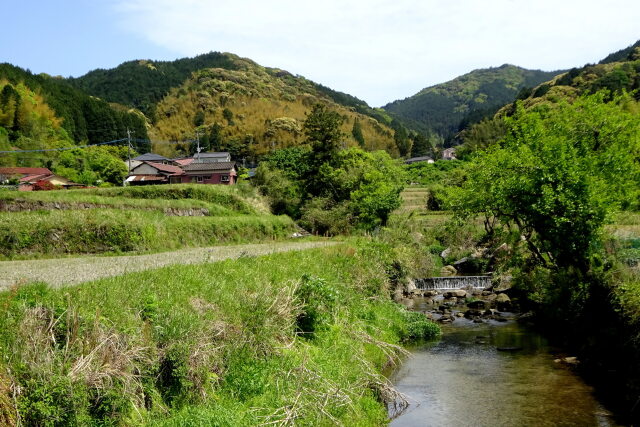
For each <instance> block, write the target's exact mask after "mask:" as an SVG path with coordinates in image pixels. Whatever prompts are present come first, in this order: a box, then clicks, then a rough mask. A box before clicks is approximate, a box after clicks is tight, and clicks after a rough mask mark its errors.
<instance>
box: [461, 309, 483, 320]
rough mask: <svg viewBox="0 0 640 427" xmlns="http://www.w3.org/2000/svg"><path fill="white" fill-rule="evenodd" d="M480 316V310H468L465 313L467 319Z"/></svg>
mask: <svg viewBox="0 0 640 427" xmlns="http://www.w3.org/2000/svg"><path fill="white" fill-rule="evenodd" d="M480 316H482V312H481V311H479V310H467V311H465V313H464V317H466V318H467V319H474V318H476V317H480Z"/></svg>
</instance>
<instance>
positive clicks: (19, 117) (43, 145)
mask: <svg viewBox="0 0 640 427" xmlns="http://www.w3.org/2000/svg"><path fill="white" fill-rule="evenodd" d="M128 129H129V130H131V131H132V132H134V135H135V136H136V137H138V138H141V139H143V140H144V139H146V138H148V135H147V125H146V119H145V117H144V115H142V114H141V113H140V112H138V111H134V110H131V109H128V108H126V107H124V106H121V105H116V104H109V103H107V102H106V101H103V100H101V99H98V98H95V97H92V96H89V95H87V94H86V93H84V92H82V91H81V90H78V89H76V88H74V87H73V86H71V85H70V84H69V83H68V82H67V81H66V80H64V79H62V78H53V77H50V76H48V75H45V74H41V75H33V74H32V73H30V72H29V71H26V70H23V69H21V68H18V67H15V66H13V65H10V64H0V166H23V167H25V166H26V167H42V166H44V167H48V168H50V169H52V170H53V171H54V172H56V173H58V174H59V175H62V176H64V177H66V178H69V179H71V180H72V181H76V182H80V183H83V184H91V185H93V184H100V183H104V182H110V183H112V184H120V183H122V179H123V178H124V176H126V168H125V166H124V163H123V162H122V159H124V157H125V156H126V155H127V149H126V148H125V147H124V145H126V142H125V141H124V140H123V141H121V142H119V143H115V144H108V145H100V146H92V147H90V148H82V149H81V148H74V147H77V146H80V145H87V144H92V145H93V144H100V143H103V142H110V141H114V140H122V139H123V138H126V136H127V130H128ZM148 145H149V144H148V143H146V144H145V143H144V142H142V143H139V144H138V149H139V150H140V151H145V150H147V149H148Z"/></svg>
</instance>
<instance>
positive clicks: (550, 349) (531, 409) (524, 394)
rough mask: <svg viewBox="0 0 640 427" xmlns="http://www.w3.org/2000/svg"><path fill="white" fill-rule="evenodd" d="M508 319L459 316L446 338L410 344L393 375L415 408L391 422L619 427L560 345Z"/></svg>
mask: <svg viewBox="0 0 640 427" xmlns="http://www.w3.org/2000/svg"><path fill="white" fill-rule="evenodd" d="M414 303H415V305H416V308H417V309H424V308H428V307H429V306H430V304H428V303H425V302H424V301H423V300H421V299H420V298H418V299H416V300H414ZM504 317H505V319H507V320H506V321H497V320H492V319H488V320H486V321H484V322H483V323H477V322H474V321H473V320H470V319H466V318H465V317H460V318H458V319H457V320H455V321H454V322H453V323H450V324H446V325H443V335H442V336H441V337H440V338H438V339H435V340H432V341H429V342H426V343H423V344H420V345H417V346H413V347H410V351H411V357H410V358H408V359H407V360H406V361H405V362H404V363H403V364H402V365H401V366H400V367H399V368H398V369H397V370H396V372H395V373H394V375H393V376H392V377H391V380H392V382H393V384H394V386H395V387H396V388H397V389H398V391H400V392H401V393H403V394H404V395H405V396H406V397H407V399H408V401H409V407H408V408H407V409H406V411H405V412H404V413H402V414H401V415H400V416H399V417H397V418H395V419H394V420H393V421H392V422H391V425H392V426H394V427H404V426H415V425H428V426H431V425H433V426H448V425H474V426H516V425H517V426H536V427H538V426H556V425H584V426H586V425H598V426H618V425H619V424H617V423H616V420H615V419H614V417H613V414H612V413H611V412H609V411H608V410H607V409H606V408H605V406H604V405H603V404H602V402H601V401H599V399H598V396H597V395H596V393H595V390H594V388H593V387H591V386H590V385H588V384H587V383H585V382H584V380H583V379H582V378H581V377H580V376H579V375H578V374H577V372H576V370H575V366H574V365H570V364H568V363H566V362H563V361H561V359H560V358H561V357H562V356H564V355H565V353H563V351H562V349H561V348H557V347H554V346H553V345H551V344H550V343H549V342H548V341H547V339H545V338H544V336H542V335H541V334H539V333H538V332H536V331H535V330H534V329H532V328H529V327H527V326H526V325H524V324H523V323H522V322H518V321H517V320H515V319H516V317H517V316H515V315H513V314H511V313H505V314H504Z"/></svg>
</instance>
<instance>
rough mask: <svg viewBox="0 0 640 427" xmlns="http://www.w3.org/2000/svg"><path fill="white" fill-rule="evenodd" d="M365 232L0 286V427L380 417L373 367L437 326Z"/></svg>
mask: <svg viewBox="0 0 640 427" xmlns="http://www.w3.org/2000/svg"><path fill="white" fill-rule="evenodd" d="M395 260H396V257H395V252H394V249H392V248H391V247H389V246H386V245H383V244H379V243H373V242H371V241H364V240H363V241H357V242H356V241H351V242H348V243H345V244H340V245H337V246H333V247H329V248H319V249H311V250H304V251H296V252H290V253H286V254H272V255H268V256H261V257H254V256H243V257H240V258H238V259H233V260H226V261H222V262H217V263H209V264H198V265H183V266H170V267H164V268H161V269H155V270H149V271H144V272H138V273H131V274H126V275H124V276H119V277H113V278H105V279H101V280H97V281H94V282H89V283H83V284H80V285H77V286H73V287H61V288H58V289H53V288H50V287H48V286H47V285H46V284H43V283H41V284H31V285H24V286H16V287H13V288H12V289H11V290H10V291H7V292H3V293H1V294H0V307H2V309H1V310H0V348H1V350H2V354H3V355H4V357H3V360H2V362H1V363H0V385H1V387H0V423H2V424H3V425H17V424H18V423H22V424H30V425H37V424H44V423H48V424H52V425H87V424H91V423H94V422H99V423H101V424H103V425H122V424H125V425H141V424H146V425H167V426H173V425H194V424H198V425H234V426H235V425H237V426H243V425H247V426H249V425H258V424H261V423H274V424H285V425H286V424H313V425H319V424H320V425H322V424H340V423H342V424H345V425H346V424H348V425H356V426H357V425H361V426H369V425H384V424H386V423H387V422H388V418H387V413H386V408H385V403H384V402H385V401H390V400H393V399H394V398H395V397H396V396H395V395H394V392H393V389H392V388H391V386H390V384H389V382H388V381H387V380H386V379H385V377H384V376H383V375H382V374H381V372H382V370H383V369H385V368H388V367H389V366H391V365H393V364H397V363H398V362H399V356H400V355H401V354H402V352H403V350H402V348H401V347H400V346H399V345H400V344H401V343H403V342H406V341H407V340H411V339H413V338H417V337H428V336H433V335H434V334H437V333H438V331H439V328H438V327H437V326H436V325H435V324H434V323H431V322H428V321H427V319H426V318H425V317H424V316H422V315H419V314H416V313H411V312H408V311H406V310H404V309H402V308H401V307H400V306H398V305H397V304H395V303H393V302H392V301H391V300H390V298H389V295H390V294H391V292H390V290H391V285H392V282H393V280H395V279H397V277H395V275H394V274H392V273H393V272H394V267H393V266H394V261H395Z"/></svg>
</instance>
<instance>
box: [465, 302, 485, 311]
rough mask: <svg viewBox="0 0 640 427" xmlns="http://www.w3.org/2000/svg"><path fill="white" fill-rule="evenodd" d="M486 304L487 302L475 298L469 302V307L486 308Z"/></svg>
mask: <svg viewBox="0 0 640 427" xmlns="http://www.w3.org/2000/svg"><path fill="white" fill-rule="evenodd" d="M485 305H486V303H485V302H484V301H482V300H475V301H471V302H470V303H467V307H469V308H476V309H477V308H484V307H485Z"/></svg>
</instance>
